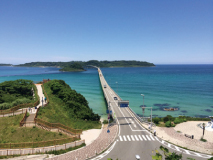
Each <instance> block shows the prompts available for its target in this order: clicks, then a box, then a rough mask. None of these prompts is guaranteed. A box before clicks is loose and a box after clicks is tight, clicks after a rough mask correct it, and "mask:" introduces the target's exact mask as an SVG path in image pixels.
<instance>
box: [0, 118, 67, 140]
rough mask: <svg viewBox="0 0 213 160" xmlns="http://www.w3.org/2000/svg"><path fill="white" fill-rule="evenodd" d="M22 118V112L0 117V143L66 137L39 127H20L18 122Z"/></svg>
mask: <svg viewBox="0 0 213 160" xmlns="http://www.w3.org/2000/svg"><path fill="white" fill-rule="evenodd" d="M22 118H23V114H21V115H16V116H13V117H1V118H0V143H20V142H38V141H48V140H53V139H62V138H67V137H68V136H67V135H64V134H62V135H59V133H54V132H48V131H45V130H42V129H39V128H25V127H21V128H20V127H19V122H20V121H21V119H22Z"/></svg>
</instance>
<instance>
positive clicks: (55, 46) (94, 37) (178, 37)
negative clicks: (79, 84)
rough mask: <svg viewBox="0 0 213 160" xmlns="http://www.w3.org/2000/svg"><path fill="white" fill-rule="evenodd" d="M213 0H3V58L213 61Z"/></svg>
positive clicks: (18, 60)
mask: <svg viewBox="0 0 213 160" xmlns="http://www.w3.org/2000/svg"><path fill="white" fill-rule="evenodd" d="M212 15H213V1H212V0H198V1H197V0H172V1H171V0H162V1H159V0H152V1H149V0H133V1H130V0H85V1H83V0H71V1H70V0H69V1H66V0H63V1H60V0H45V1H44V0H34V1H33V0H30V1H28V0H25V1H23V0H18V1H17V0H9V1H8V0H1V1H0V63H12V64H20V63H27V62H35V61H72V60H82V61H88V60H92V59H97V60H139V61H148V62H152V63H155V64H213V16H212Z"/></svg>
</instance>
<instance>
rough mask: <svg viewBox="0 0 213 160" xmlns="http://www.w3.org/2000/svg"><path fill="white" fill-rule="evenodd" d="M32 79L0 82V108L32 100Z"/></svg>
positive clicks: (7, 107)
mask: <svg viewBox="0 0 213 160" xmlns="http://www.w3.org/2000/svg"><path fill="white" fill-rule="evenodd" d="M34 87H35V86H34V84H33V81H31V80H24V79H18V80H15V81H5V82H3V83H0V110H5V109H9V108H12V107H14V106H17V105H19V104H24V103H30V102H34V101H35V100H36V99H33V92H32V88H34Z"/></svg>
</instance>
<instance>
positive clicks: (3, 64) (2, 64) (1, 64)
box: [0, 63, 11, 66]
mask: <svg viewBox="0 0 213 160" xmlns="http://www.w3.org/2000/svg"><path fill="white" fill-rule="evenodd" d="M0 66H11V64H5V63H0Z"/></svg>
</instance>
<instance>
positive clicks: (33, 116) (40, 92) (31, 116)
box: [26, 84, 46, 123]
mask: <svg viewBox="0 0 213 160" xmlns="http://www.w3.org/2000/svg"><path fill="white" fill-rule="evenodd" d="M35 85H36V87H37V90H38V96H39V98H40V102H39V104H38V105H37V106H36V107H35V108H34V107H33V108H31V109H30V110H29V109H28V110H27V111H28V113H29V114H30V116H29V117H27V119H26V123H30V122H34V119H35V115H36V112H37V109H38V108H39V107H41V106H42V98H43V106H44V105H45V104H46V102H45V100H44V98H45V96H44V94H43V90H42V87H41V84H35Z"/></svg>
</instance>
